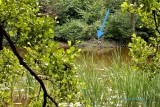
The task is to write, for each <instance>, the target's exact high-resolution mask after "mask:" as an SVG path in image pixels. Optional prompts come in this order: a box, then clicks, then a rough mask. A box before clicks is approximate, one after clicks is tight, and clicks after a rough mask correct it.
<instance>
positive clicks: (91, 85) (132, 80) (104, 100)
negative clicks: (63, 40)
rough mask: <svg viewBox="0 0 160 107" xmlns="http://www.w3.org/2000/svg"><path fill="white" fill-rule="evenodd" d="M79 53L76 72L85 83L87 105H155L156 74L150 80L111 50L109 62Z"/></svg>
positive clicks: (159, 80)
mask: <svg viewBox="0 0 160 107" xmlns="http://www.w3.org/2000/svg"><path fill="white" fill-rule="evenodd" d="M88 57H90V56H87V57H86V56H85V57H84V56H81V58H80V59H81V60H79V62H77V65H76V66H77V68H76V70H77V72H78V73H79V77H80V79H81V81H83V82H84V83H85V86H84V89H82V90H81V91H82V93H83V94H84V99H86V100H88V102H89V104H90V105H91V107H159V106H160V74H157V75H155V76H154V77H153V78H152V80H150V79H149V75H148V74H147V73H144V72H142V71H135V70H134V69H133V68H132V67H131V64H130V63H123V62H121V57H120V54H119V53H117V52H115V54H114V58H113V59H112V64H111V65H109V66H108V65H106V64H104V61H101V62H100V61H99V62H98V63H95V62H96V61H94V57H92V56H91V58H92V59H91V60H88Z"/></svg>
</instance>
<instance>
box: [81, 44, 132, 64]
mask: <svg viewBox="0 0 160 107" xmlns="http://www.w3.org/2000/svg"><path fill="white" fill-rule="evenodd" d="M128 52H129V49H128V48H127V47H122V48H103V49H92V50H89V49H88V50H83V49H82V52H81V55H80V57H79V61H81V60H83V61H84V60H85V61H88V62H89V63H91V62H93V63H95V64H98V63H102V62H103V63H104V64H107V65H110V64H111V62H112V61H113V59H114V58H115V57H117V56H118V57H120V59H121V60H120V61H121V62H126V63H127V62H129V61H130V60H131V57H130V56H129V55H128Z"/></svg>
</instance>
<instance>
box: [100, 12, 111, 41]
mask: <svg viewBox="0 0 160 107" xmlns="http://www.w3.org/2000/svg"><path fill="white" fill-rule="evenodd" d="M109 12H110V9H108V11H107V12H106V16H105V18H104V20H103V23H102V26H101V29H100V30H97V36H98V38H100V37H101V36H102V35H103V33H104V32H103V31H102V30H103V28H104V25H105V23H106V20H107V18H108V15H109Z"/></svg>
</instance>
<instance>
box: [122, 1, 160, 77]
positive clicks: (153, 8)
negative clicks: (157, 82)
mask: <svg viewBox="0 0 160 107" xmlns="http://www.w3.org/2000/svg"><path fill="white" fill-rule="evenodd" d="M138 3H139V5H138V4H136V3H135V4H134V5H130V6H129V5H128V4H127V2H124V3H123V4H122V7H123V11H125V10H129V11H130V12H132V13H138V14H139V15H140V17H141V20H142V22H143V23H144V24H143V25H142V26H146V27H148V28H152V30H153V32H154V36H153V35H152V36H153V37H150V43H148V44H147V43H146V41H144V40H143V39H142V38H140V37H137V36H136V35H135V34H134V35H133V38H132V43H130V44H129V47H130V55H131V56H132V57H133V58H132V60H133V62H134V67H135V69H139V70H140V71H143V72H148V73H150V74H151V76H152V75H154V74H156V73H159V69H160V68H159V66H160V65H159V64H160V63H159V62H160V53H159V45H160V24H159V15H160V11H159V8H160V5H159V2H158V1H157V0H152V1H148V0H143V1H142V0H139V1H138Z"/></svg>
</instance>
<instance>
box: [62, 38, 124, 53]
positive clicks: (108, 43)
mask: <svg viewBox="0 0 160 107" xmlns="http://www.w3.org/2000/svg"><path fill="white" fill-rule="evenodd" d="M59 44H60V48H64V49H69V46H68V44H67V43H66V42H59ZM74 46H75V47H76V48H81V49H83V50H88V51H89V50H93V49H103V48H118V47H127V44H120V43H117V42H116V41H113V40H89V41H81V42H80V43H78V44H75V45H74Z"/></svg>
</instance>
